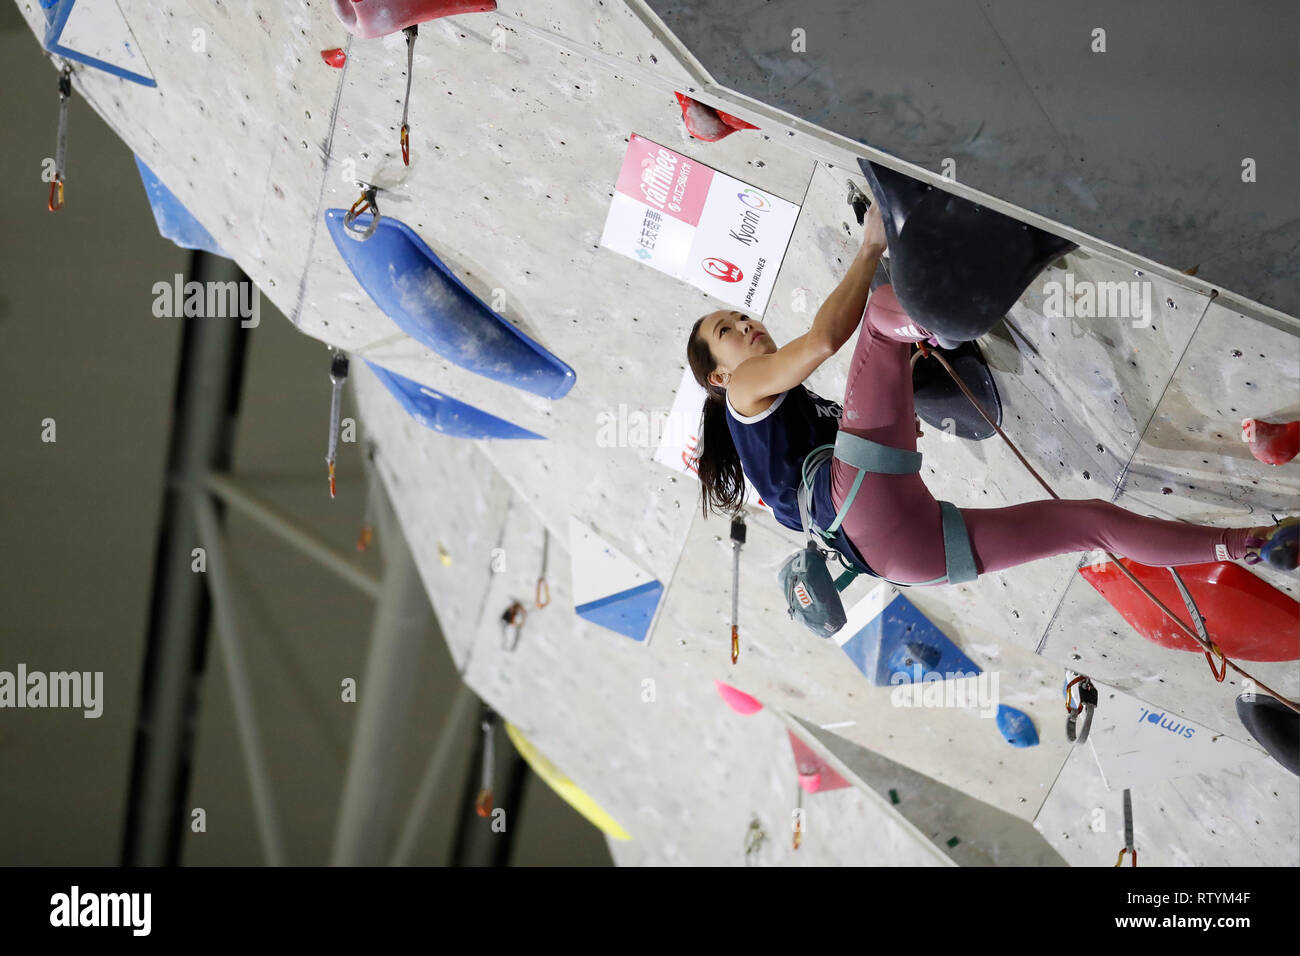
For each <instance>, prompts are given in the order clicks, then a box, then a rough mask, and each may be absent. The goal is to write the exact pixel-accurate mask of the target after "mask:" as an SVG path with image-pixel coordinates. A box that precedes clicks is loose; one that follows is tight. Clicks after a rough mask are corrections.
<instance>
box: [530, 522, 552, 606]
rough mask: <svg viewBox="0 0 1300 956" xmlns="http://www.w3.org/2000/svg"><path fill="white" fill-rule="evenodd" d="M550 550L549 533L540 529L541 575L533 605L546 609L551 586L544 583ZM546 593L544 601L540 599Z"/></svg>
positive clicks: (549, 599)
mask: <svg viewBox="0 0 1300 956" xmlns="http://www.w3.org/2000/svg"><path fill="white" fill-rule="evenodd" d="M550 549H551V531H550V529H549V528H543V529H542V573H541V574H540V575H539V576H538V578H537V587H536V589H535V591H534V593H533V603H534V604H535V605H537V606H538V607H546V605H548V604H550V603H551V586H550V585H549V584H548V583H547V582H546V558H547V555H548V553H549V552H550ZM543 591H545V592H546V598H545V600H543V599H542V592H543Z"/></svg>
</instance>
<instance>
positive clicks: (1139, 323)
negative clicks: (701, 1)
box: [1043, 272, 1151, 329]
mask: <svg viewBox="0 0 1300 956" xmlns="http://www.w3.org/2000/svg"><path fill="white" fill-rule="evenodd" d="M1043 295H1044V296H1045V298H1044V300H1043V315H1044V316H1046V317H1048V318H1070V319H1075V318H1078V319H1092V318H1097V319H1106V318H1110V319H1132V320H1133V321H1132V326H1133V328H1135V329H1144V328H1147V327H1148V326H1150V325H1151V283H1150V282H1149V281H1148V280H1145V279H1143V280H1141V281H1133V282H1119V281H1115V282H1094V281H1092V280H1091V279H1081V280H1079V281H1078V282H1076V281H1075V279H1074V273H1073V272H1067V273H1066V274H1065V282H1063V283H1062V282H1058V281H1057V280H1055V279H1053V280H1051V281H1050V282H1045V283H1043Z"/></svg>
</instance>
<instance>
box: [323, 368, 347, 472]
mask: <svg viewBox="0 0 1300 956" xmlns="http://www.w3.org/2000/svg"><path fill="white" fill-rule="evenodd" d="M347 380H348V356H347V353H346V352H342V351H340V350H338V349H335V350H334V355H333V358H331V359H330V438H329V450H328V451H327V452H326V453H325V464H326V465H328V466H329V470H330V497H331V498H333V497H334V461H335V457H336V455H337V453H338V448H339V410H340V408H341V407H342V405H343V383H344V382H346V381H347Z"/></svg>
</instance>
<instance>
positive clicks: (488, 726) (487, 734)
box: [474, 711, 496, 817]
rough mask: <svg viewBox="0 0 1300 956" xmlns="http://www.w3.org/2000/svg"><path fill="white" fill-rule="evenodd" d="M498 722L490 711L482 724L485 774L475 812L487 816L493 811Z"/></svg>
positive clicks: (482, 778)
mask: <svg viewBox="0 0 1300 956" xmlns="http://www.w3.org/2000/svg"><path fill="white" fill-rule="evenodd" d="M495 723H496V714H495V713H493V712H492V711H488V715H487V717H485V718H484V719H483V723H482V724H481V725H480V726H481V727H482V728H483V774H482V777H481V778H480V786H479V792H478V799H477V800H475V801H474V812H475V813H477V814H478V815H479V816H481V817H486V816H487V815H488V814H490V813H491V812H492V768H493V767H495V766H496V759H495V754H494V752H493V746H492V727H493V725H494V724H495Z"/></svg>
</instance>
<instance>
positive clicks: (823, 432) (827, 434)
mask: <svg viewBox="0 0 1300 956" xmlns="http://www.w3.org/2000/svg"><path fill="white" fill-rule="evenodd" d="M841 411H842V409H841V408H840V406H839V405H838V404H837V403H835V402H831V401H827V400H826V399H824V398H822V397H821V396H820V395H818V394H817V393H816V392H814V391H812V390H811V389H809V388H808V387H807V386H806V385H796V386H795V387H794V388H792V389H789V390H788V391H785V392H782V393H781V394H780V395H778V396H776V398H774V399H773V400H772V404H771V405H769V406H768V407H767V409H766V410H764V411H762V412H759V413H758V414H757V415H752V416H745V415H741V414H739V413H738V412H737V411H736V410H735V409H734V408H732V407H731V399H730V398H728V399H727V430H728V431H730V432H731V440H732V441H733V442H734V443H735V445H736V451H737V453H738V454H739V455H740V464H741V467H742V468H743V469H744V471H745V477H746V478H748V479H749V481H750V484H752V485H753V486H754V488H755V489H756V490H757V491H758V493H759V494H760V495H762V497H763V503H764V504H766V505H767V506H768V507H769V508H771V509H772V512H773V514H775V515H776V520H777V521H778V522H780V523H781V524H783V525H784V526H785V527H787V528H792V529H794V530H795V531H799V532H802V531H803V526H802V525H801V524H800V521H799V499H798V497H797V495H798V493H799V482H800V481H801V480H803V461H804V458H805V457H807V455H808V453H809V452H811V451H812V450H813V449H814V448H816V447H817V446H819V445H833V444H835V437H836V435H837V434H838V432H839V427H840V414H841ZM809 505H810V511H811V517H812V520H813V521H815V522H816V523H817V526H818V527H821V528H825V527H827V526H828V525H830V523H831V522H832V521H834V520H835V505H834V504H833V503H832V501H831V467H830V462H827V463H826V464H824V465H822V467H821V468H819V469H817V474H816V475H815V476H814V478H813V482H812V496H811V497H810V499H809ZM823 543H825V542H823ZM832 544H833V547H834V548H835V550H837V551H839V552H840V554H842V555H843V556H844V559H845V560H846V561H848V562H849V563H850V564H851V565H853V566H854V567H855V568H856V569H857V570H858V571H860V572H863V573H865V574H870V575H873V576H876V577H878V576H879V575H876V573H875V572H874V571H872V570H871V566H870V565H868V564H867V562H866V561H864V560H863V559H862V555H860V554H858V551H857V549H856V548H854V547H853V543H852V542H851V541H849V539H848V536H847V535H846V534H845V533H844V528H843V527H842V526H841V527H840V528H839V529H837V530H836V532H835V540H834V542H833V543H832Z"/></svg>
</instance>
